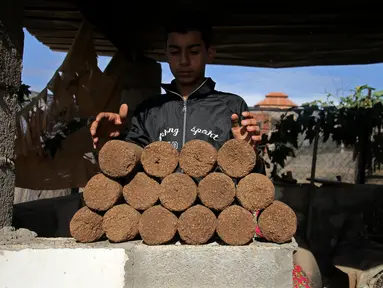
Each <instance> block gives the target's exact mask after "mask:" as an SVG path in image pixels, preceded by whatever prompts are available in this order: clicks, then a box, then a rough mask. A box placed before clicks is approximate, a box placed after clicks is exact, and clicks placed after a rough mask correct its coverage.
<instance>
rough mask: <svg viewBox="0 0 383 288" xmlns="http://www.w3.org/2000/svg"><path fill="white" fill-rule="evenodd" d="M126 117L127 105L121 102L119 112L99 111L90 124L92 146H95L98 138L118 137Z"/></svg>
mask: <svg viewBox="0 0 383 288" xmlns="http://www.w3.org/2000/svg"><path fill="white" fill-rule="evenodd" d="M127 117H128V105H126V104H122V105H121V107H120V111H119V113H118V114H117V113H111V112H101V113H99V114H98V115H97V117H96V119H95V120H94V121H93V123H92V125H90V135H91V136H92V139H93V147H94V148H96V147H97V143H98V141H99V139H100V138H106V137H112V138H114V137H118V136H120V133H121V129H123V128H124V126H125V125H124V124H125V121H126V119H127Z"/></svg>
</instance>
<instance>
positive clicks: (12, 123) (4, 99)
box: [0, 0, 24, 228]
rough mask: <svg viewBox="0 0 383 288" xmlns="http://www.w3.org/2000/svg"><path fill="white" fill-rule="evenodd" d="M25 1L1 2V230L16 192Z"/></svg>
mask: <svg viewBox="0 0 383 288" xmlns="http://www.w3.org/2000/svg"><path fill="white" fill-rule="evenodd" d="M22 8H23V7H22V2H21V1H12V0H4V1H1V9H0V166H1V167H0V228H1V227H3V226H6V225H9V224H11V222H12V205H13V193H14V190H15V170H14V154H15V135H16V109H17V106H16V101H17V98H16V97H15V96H14V91H15V90H17V89H18V87H19V86H20V83H21V70H22V55H23V43H24V34H23V30H22V21H23V17H22V15H23V11H22Z"/></svg>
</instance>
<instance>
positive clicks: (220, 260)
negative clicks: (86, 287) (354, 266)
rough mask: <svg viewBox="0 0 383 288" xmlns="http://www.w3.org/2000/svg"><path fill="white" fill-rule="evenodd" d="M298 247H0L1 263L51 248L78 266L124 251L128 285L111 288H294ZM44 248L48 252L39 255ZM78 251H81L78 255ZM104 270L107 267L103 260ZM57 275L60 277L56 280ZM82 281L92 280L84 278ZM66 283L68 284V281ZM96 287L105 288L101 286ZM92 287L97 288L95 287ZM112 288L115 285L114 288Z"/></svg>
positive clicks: (62, 242)
mask: <svg viewBox="0 0 383 288" xmlns="http://www.w3.org/2000/svg"><path fill="white" fill-rule="evenodd" d="M296 246H297V245H296V242H295V241H294V242H292V243H289V244H283V245H277V244H272V243H261V242H254V243H252V244H250V245H247V246H226V245H220V244H217V243H210V244H207V245H196V246H193V245H182V244H180V243H179V242H177V243H176V244H172V245H160V246H148V245H145V244H143V243H142V241H129V242H124V243H110V242H108V241H100V242H95V243H87V244H80V243H76V242H75V241H74V240H73V239H70V238H68V239H63V238H61V239H60V238H56V239H43V238H35V239H33V240H30V241H26V242H25V243H23V244H20V243H16V244H13V243H12V242H10V243H8V244H7V245H1V244H0V262H1V255H6V257H8V258H9V261H14V259H13V258H12V257H20V256H17V253H18V252H20V253H25V254H26V256H28V257H31V256H30V254H29V255H28V254H27V253H29V252H28V251H31V250H33V251H35V253H42V255H43V256H44V257H46V253H47V252H46V251H47V249H50V248H54V249H53V250H54V251H57V250H60V249H70V251H67V250H65V251H67V252H65V253H64V254H66V255H69V254H70V255H73V256H71V257H73V259H72V260H71V257H69V258H68V259H66V261H76V260H77V258H76V257H79V258H78V261H82V260H81V259H80V257H82V255H84V253H85V252H86V251H85V252H84V250H87V249H97V250H95V254H96V253H97V251H99V249H102V250H103V251H111V253H112V252H113V251H114V250H118V249H123V250H124V251H125V255H126V257H125V259H126V260H125V262H124V271H125V276H124V279H125V280H124V281H122V282H125V283H124V286H117V285H114V286H113V285H112V286H113V287H121V288H131V287H140V288H146V287H167V288H171V287H177V288H182V287H188V288H190V287H230V288H233V287H234V288H235V287H241V288H246V287H252V288H253V287H262V288H263V287H264V288H266V287H267V288H270V287H273V288H282V287H283V288H288V287H292V270H293V251H294V250H295V249H296ZM81 248H82V249H81ZM39 249H43V250H44V251H41V252H39V251H40V250H39ZM54 251H53V252H54ZM73 251H78V253H79V254H76V253H74V252H73ZM53 252H52V253H53ZM69 252H70V253H69ZM54 253H57V252H54ZM34 255H35V254H34ZM33 257H34V258H33V259H34V261H37V260H36V259H38V258H36V257H37V256H36V255H35V256H33ZM11 258H12V259H11ZM94 262H97V261H96V260H95V261H93V262H92V267H93V268H92V269H93V270H94V271H96V270H97V271H98V270H99V269H100V268H99V267H96V266H95V263H94ZM37 263H39V262H37ZM41 265H44V264H41ZM99 265H103V264H102V263H101V261H100V264H99ZM113 265H116V264H113ZM118 265H121V264H118ZM117 268H118V267H116V266H114V267H113V269H117ZM24 269H28V267H27V266H25V268H24ZM68 269H69V268H68ZM92 269H89V271H87V272H86V273H89V275H91V273H93V272H94V271H93V272H92V271H90V270H92ZM105 269H106V270H105V271H104V272H105V273H106V274H108V273H110V271H108V268H105ZM110 269H111V268H109V270H110ZM22 270H23V268H22V267H21V268H20V270H19V273H23V271H22ZM50 273H51V274H53V275H51V277H58V278H60V277H61V278H63V277H68V276H63V271H61V270H60V271H57V272H56V271H53V272H50ZM56 273H57V275H54V274H56ZM71 275H72V274H71ZM43 277H44V276H43V275H41V277H37V278H38V279H35V281H36V282H39V283H40V285H41V283H42V284H44V283H43V282H44V281H45V280H44V278H43ZM82 277H83V278H84V277H88V276H86V275H83V276H82ZM64 280H65V281H68V279H67V278H65V279H64ZM47 285H48V284H47ZM96 286H97V287H101V286H100V284H98V285H96ZM60 287H61V286H60ZM76 287H80V286H76ZM92 287H93V288H96V287H95V286H92ZM113 287H111V286H110V288H113Z"/></svg>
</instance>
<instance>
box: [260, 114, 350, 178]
mask: <svg viewBox="0 0 383 288" xmlns="http://www.w3.org/2000/svg"><path fill="white" fill-rule="evenodd" d="M253 112H256V113H258V115H261V114H262V115H263V118H262V119H261V120H263V121H264V120H265V119H267V122H268V123H269V125H268V127H267V128H268V129H269V132H271V131H272V130H273V129H275V123H276V122H277V121H278V120H279V119H280V117H281V115H282V114H284V113H285V111H283V110H279V109H257V110H253ZM289 113H294V112H289ZM260 122H262V121H260ZM261 128H262V127H261ZM262 130H263V133H267V130H264V129H262ZM318 136H319V137H318V145H317V149H315V148H314V142H312V143H309V140H305V135H300V136H299V139H298V149H296V150H295V157H288V159H287V161H286V164H285V167H283V168H281V167H278V169H277V174H278V175H282V174H284V173H287V172H289V171H290V172H291V175H292V177H293V178H294V179H295V180H297V182H298V183H308V182H310V178H311V171H312V168H313V167H312V166H313V158H315V157H314V156H315V155H316V161H314V165H315V176H314V178H315V179H317V180H318V179H321V180H330V181H341V182H346V183H355V169H356V161H354V160H353V150H352V149H349V148H348V149H347V148H345V147H343V146H339V145H337V144H336V143H335V142H334V141H332V140H331V139H328V140H327V141H326V142H323V137H322V135H320V134H319V135H318ZM266 160H268V159H266ZM271 168H272V167H271ZM271 168H270V169H268V170H267V173H268V174H269V176H270V174H271Z"/></svg>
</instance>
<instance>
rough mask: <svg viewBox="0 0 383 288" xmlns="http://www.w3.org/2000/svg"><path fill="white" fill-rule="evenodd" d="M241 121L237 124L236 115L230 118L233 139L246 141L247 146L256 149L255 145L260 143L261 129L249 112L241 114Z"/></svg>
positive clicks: (252, 114) (253, 115) (237, 118)
mask: <svg viewBox="0 0 383 288" xmlns="http://www.w3.org/2000/svg"><path fill="white" fill-rule="evenodd" d="M242 116H243V118H244V119H243V120H242V121H241V123H239V117H238V115H237V114H233V115H232V116H231V123H232V128H231V131H232V133H233V135H234V138H235V139H241V140H246V141H247V142H248V143H249V144H251V145H252V146H254V148H255V147H256V143H257V142H259V141H261V135H260V132H261V129H260V128H259V126H258V124H257V119H256V118H255V114H254V113H251V112H249V111H246V112H242Z"/></svg>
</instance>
